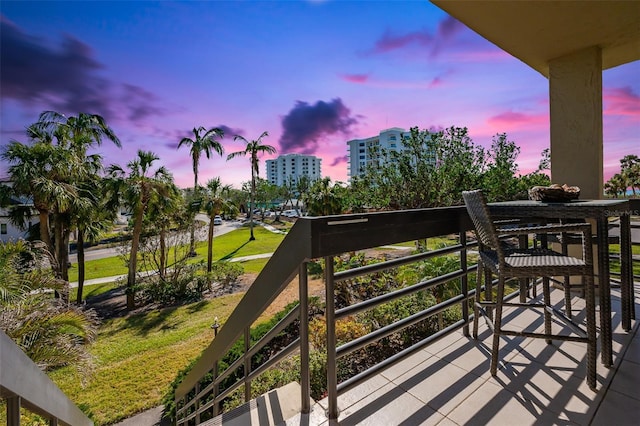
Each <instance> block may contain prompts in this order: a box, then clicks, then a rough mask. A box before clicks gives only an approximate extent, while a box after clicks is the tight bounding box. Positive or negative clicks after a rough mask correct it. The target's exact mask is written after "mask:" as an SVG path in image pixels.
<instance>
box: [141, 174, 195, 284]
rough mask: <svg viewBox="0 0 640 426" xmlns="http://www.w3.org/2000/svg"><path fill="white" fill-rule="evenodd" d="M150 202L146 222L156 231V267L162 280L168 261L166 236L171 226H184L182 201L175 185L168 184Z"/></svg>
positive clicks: (175, 252) (182, 227)
mask: <svg viewBox="0 0 640 426" xmlns="http://www.w3.org/2000/svg"><path fill="white" fill-rule="evenodd" d="M156 195H159V194H156ZM152 201H153V202H151V203H149V210H148V213H147V217H146V220H147V221H148V222H149V223H150V224H152V226H151V227H152V228H153V229H154V230H157V235H158V244H159V253H158V256H157V258H156V266H157V267H158V275H159V276H160V279H162V280H164V279H165V277H166V275H167V263H168V260H169V250H167V236H168V234H169V229H170V227H171V225H172V224H176V223H178V224H181V225H182V224H184V221H182V220H181V219H182V217H183V215H184V209H183V206H184V199H183V197H182V192H181V191H180V189H179V188H178V187H177V186H176V185H175V184H168V185H167V188H166V190H165V191H163V192H162V196H156V197H154V198H153V200H152ZM180 229H181V230H184V229H186V227H184V226H181V227H180ZM181 232H182V231H181ZM154 234H155V232H154ZM174 254H176V255H177V251H174Z"/></svg>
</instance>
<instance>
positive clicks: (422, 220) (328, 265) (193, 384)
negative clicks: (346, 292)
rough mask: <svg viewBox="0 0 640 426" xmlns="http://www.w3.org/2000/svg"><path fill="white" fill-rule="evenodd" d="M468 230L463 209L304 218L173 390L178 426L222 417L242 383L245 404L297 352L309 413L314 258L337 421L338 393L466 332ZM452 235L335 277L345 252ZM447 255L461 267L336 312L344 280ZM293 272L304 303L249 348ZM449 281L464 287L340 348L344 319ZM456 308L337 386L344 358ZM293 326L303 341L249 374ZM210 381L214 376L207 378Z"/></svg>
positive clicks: (331, 398) (304, 406)
mask: <svg viewBox="0 0 640 426" xmlns="http://www.w3.org/2000/svg"><path fill="white" fill-rule="evenodd" d="M471 229H472V225H471V222H470V221H469V218H468V216H467V213H466V210H465V208H464V207H463V206H456V207H445V208H435V209H420V210H405V211H393V212H381V213H366V214H352V215H339V216H324V217H303V218H299V219H298V220H297V222H296V223H295V225H294V226H293V227H292V228H291V230H290V231H289V233H288V234H287V236H286V237H285V239H284V240H283V242H282V243H281V244H280V246H279V247H278V249H277V250H276V252H275V253H274V254H273V256H272V257H271V259H270V260H269V262H268V263H267V264H266V265H265V268H264V269H263V270H262V272H261V273H260V274H259V275H258V277H257V278H256V281H255V282H254V283H253V285H252V286H251V287H250V289H249V290H248V291H247V293H246V294H245V296H244V298H243V299H242V300H241V301H240V303H239V304H238V306H237V307H236V309H235V310H234V312H233V313H232V314H231V316H230V317H229V318H228V320H227V322H226V323H225V324H224V325H223V326H222V327H221V329H220V332H219V333H218V335H217V336H216V338H215V339H214V340H213V342H212V343H211V344H210V345H209V347H208V348H207V349H205V351H204V352H203V353H202V356H201V357H200V359H199V361H198V362H197V363H196V364H195V366H194V367H193V369H192V370H191V372H190V373H189V374H188V375H187V376H186V377H185V379H184V380H183V381H182V383H180V385H179V386H178V388H177V390H176V407H177V423H178V424H180V425H181V424H198V423H200V421H204V420H205V419H207V418H210V417H212V416H214V415H217V414H219V407H220V403H221V402H222V401H223V400H224V399H225V398H226V397H228V396H229V395H230V394H231V392H233V391H235V390H236V389H238V388H239V387H240V386H242V385H244V393H245V400H247V401H248V400H249V399H251V381H252V380H253V379H254V378H255V377H257V376H259V375H260V374H261V373H262V372H264V371H265V370H266V369H268V368H270V367H273V365H275V364H276V363H277V362H279V361H281V360H282V359H283V358H285V357H286V356H288V355H290V354H292V353H293V352H295V351H299V353H300V376H301V380H300V381H301V383H300V384H301V389H302V391H301V392H302V394H301V401H302V410H303V412H307V411H309V409H310V406H309V400H310V398H309V396H310V391H309V390H310V386H309V342H308V339H309V335H308V315H307V312H308V303H309V299H308V295H307V282H308V277H307V263H308V262H309V261H311V260H312V259H324V264H325V271H324V274H325V281H326V306H325V317H326V324H327V348H329V349H328V350H327V394H328V396H329V412H328V415H329V417H330V418H337V397H338V395H339V394H341V393H343V392H346V391H347V390H348V389H351V388H352V387H354V386H356V385H357V384H359V383H362V382H363V381H364V380H366V379H367V378H368V377H371V376H372V375H374V374H377V373H378V372H380V371H382V370H383V369H385V368H387V367H388V366H390V365H392V364H393V363H394V362H396V361H397V360H398V359H401V358H403V357H405V356H408V355H409V354H411V353H413V352H415V351H417V350H419V349H421V348H423V347H424V346H426V345H428V344H429V343H431V342H433V341H435V340H438V339H439V338H441V337H443V336H445V335H447V334H448V333H451V332H453V331H454V330H457V329H459V328H461V327H464V328H465V331H466V329H467V325H468V323H469V310H468V303H467V301H468V299H469V298H470V297H472V296H473V294H474V290H473V289H469V288H468V280H467V276H468V274H469V273H470V272H471V271H473V270H475V265H473V266H469V265H468V256H467V253H468V250H469V249H470V248H471V247H473V245H474V244H475V243H474V242H468V241H467V236H466V234H467V231H469V230H471ZM451 235H453V236H457V241H455V242H453V243H452V244H453V245H451V246H448V247H446V248H442V249H439V250H434V251H430V252H425V253H419V254H416V255H410V256H404V257H400V258H396V259H392V260H387V261H384V262H381V263H376V264H374V265H367V266H363V267H360V268H356V269H351V270H347V271H342V272H335V273H334V271H333V263H334V257H335V256H339V255H341V254H343V253H350V252H355V251H361V250H366V249H372V248H377V247H381V246H385V245H391V244H397V243H402V242H406V241H413V240H421V239H425V238H433V237H440V236H451ZM445 255H455V256H456V258H457V259H458V269H457V270H455V271H452V272H448V273H447V274H445V275H443V276H440V277H435V278H433V279H429V280H424V281H420V282H418V283H415V284H413V285H411V286H409V287H404V288H402V289H400V290H396V291H392V292H390V293H387V294H383V295H381V296H378V297H375V298H372V299H369V300H365V301H362V302H360V303H358V304H354V305H352V306H346V307H342V308H340V309H336V307H335V305H334V290H335V285H336V283H339V282H340V281H344V280H347V279H352V278H355V277H360V276H365V275H369V274H372V273H376V272H380V271H383V270H386V269H390V268H397V267H399V266H402V265H407V264H410V263H416V262H420V261H424V260H427V259H431V258H435V257H439V256H445ZM296 275H298V278H299V284H300V285H299V296H300V297H299V305H298V306H297V307H296V308H295V309H293V310H292V311H290V312H289V314H288V315H286V316H285V317H284V318H283V319H282V320H281V321H280V322H279V323H278V324H277V325H276V326H274V328H273V329H272V330H271V331H269V332H268V333H267V334H266V335H265V336H264V337H262V338H261V339H260V340H259V341H258V342H256V343H255V344H253V345H251V344H250V333H249V331H250V326H251V324H253V322H254V321H255V320H256V319H257V318H258V317H259V316H260V314H261V313H262V312H263V311H264V310H265V309H266V308H267V307H268V306H269V305H270V304H271V302H273V300H274V299H275V298H276V297H277V296H278V295H279V294H280V293H281V292H282V291H283V290H284V289H285V288H286V287H287V285H288V284H289V283H290V282H291V281H292V280H293V279H294V278H295V277H296ZM451 280H457V281H458V282H459V288H460V292H459V294H457V295H455V296H454V297H452V298H449V299H447V300H444V301H442V302H441V303H439V304H437V305H435V306H432V307H430V308H428V309H425V310H423V311H421V312H417V313H414V314H413V315H411V316H409V317H407V318H403V319H401V320H399V321H397V322H396V323H393V324H390V325H388V326H386V327H383V328H381V329H379V330H376V331H374V332H372V333H371V334H369V335H366V336H362V337H360V338H358V339H356V340H353V341H351V342H349V343H347V344H344V345H341V346H339V347H336V333H335V324H336V321H338V320H339V319H341V318H344V317H347V316H350V315H353V314H355V313H357V312H362V311H364V310H368V309H371V308H373V307H375V306H379V305H381V304H384V303H387V302H389V301H392V300H395V299H398V298H401V297H406V296H408V295H410V294H413V293H415V292H418V291H423V290H428V289H431V288H433V287H435V286H438V285H440V284H442V283H445V282H450V281H451ZM453 306H461V311H462V318H461V319H460V320H459V321H456V322H455V323H453V324H449V325H448V326H446V327H445V328H443V329H441V330H439V331H438V332H436V333H435V334H433V335H430V336H425V338H424V340H422V341H420V342H418V343H416V344H414V345H413V346H410V347H408V348H406V349H404V350H402V351H401V352H398V353H397V354H396V355H394V356H393V357H391V358H388V359H387V360H385V361H383V362H381V363H379V364H377V365H375V366H373V367H372V368H369V369H367V370H365V371H363V372H361V373H360V374H358V375H356V376H354V377H351V378H349V379H348V380H345V381H343V382H342V383H338V374H337V371H336V365H337V360H338V359H339V358H340V357H343V356H345V355H347V354H349V353H351V352H353V351H355V350H358V349H360V348H362V347H364V346H366V345H368V344H370V343H373V342H376V341H378V340H380V339H382V338H384V337H386V336H389V335H391V334H393V333H395V332H397V331H400V330H403V329H405V328H407V327H409V326H411V325H413V324H415V323H417V322H420V321H422V320H424V319H426V318H429V317H431V316H434V315H437V314H438V313H441V312H443V311H445V310H446V309H448V308H451V307H453ZM294 321H299V324H300V326H299V337H298V338H297V339H296V340H294V341H293V342H291V343H290V344H288V345H287V346H286V347H285V348H283V349H282V350H280V352H278V353H277V354H275V355H273V356H271V357H270V358H269V359H268V360H267V361H266V362H264V363H262V364H261V365H260V366H258V367H256V368H254V369H253V370H252V362H251V358H252V356H253V355H255V354H256V353H257V352H258V351H260V350H261V349H262V348H263V347H264V345H266V344H267V343H268V342H269V341H270V340H271V339H272V338H273V337H274V336H276V335H277V334H278V333H280V332H281V331H282V330H284V328H285V327H287V326H289V325H290V324H292V323H293V322H294ZM239 339H241V340H242V341H243V342H244V354H243V356H241V357H240V358H238V359H237V360H235V361H234V362H232V363H231V365H229V366H228V368H226V369H225V370H224V371H219V370H220V369H219V368H218V365H219V362H220V361H221V360H222V359H223V357H224V356H225V355H226V354H227V351H229V349H230V348H231V347H232V346H233V345H234V344H235V343H236V341H238V340H239ZM241 367H242V368H241ZM239 370H241V371H242V373H241V377H240V378H239V379H238V380H237V381H235V382H234V383H233V384H231V385H227V386H226V388H225V389H221V385H222V384H223V383H226V382H228V380H227V379H228V377H229V376H230V375H231V374H237V372H238V371H239ZM205 377H208V378H209V379H208V380H203V378H205Z"/></svg>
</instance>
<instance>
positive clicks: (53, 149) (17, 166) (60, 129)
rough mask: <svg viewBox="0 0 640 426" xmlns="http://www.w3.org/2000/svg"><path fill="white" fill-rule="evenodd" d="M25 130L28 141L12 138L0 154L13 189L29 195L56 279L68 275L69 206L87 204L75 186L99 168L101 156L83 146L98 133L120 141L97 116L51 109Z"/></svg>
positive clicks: (95, 139) (97, 137)
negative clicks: (51, 224) (51, 225)
mask: <svg viewBox="0 0 640 426" xmlns="http://www.w3.org/2000/svg"><path fill="white" fill-rule="evenodd" d="M27 135H28V137H29V139H30V144H29V145H26V144H22V143H20V142H17V141H12V142H11V143H10V144H9V146H8V147H7V148H6V149H5V151H4V152H3V154H2V157H3V158H4V159H5V160H8V162H9V163H10V164H11V166H10V168H9V174H10V176H11V179H12V181H13V185H14V189H15V191H16V192H17V193H18V194H23V195H29V196H31V197H32V199H33V203H34V207H35V208H36V210H38V215H39V219H40V238H41V240H42V241H43V242H44V243H45V244H46V246H47V248H48V251H49V253H51V255H52V258H53V260H54V262H52V267H54V270H55V271H56V274H57V276H58V277H59V278H61V279H64V280H67V278H68V277H67V264H68V257H69V253H68V250H67V248H68V241H69V235H70V231H71V226H72V223H73V222H74V219H75V218H76V217H77V214H76V213H74V211H79V210H80V209H82V208H83V206H85V207H86V205H87V204H88V203H89V201H88V200H87V199H86V197H84V195H86V194H83V192H82V191H81V190H80V189H79V185H80V184H81V183H82V182H83V181H84V180H87V179H92V178H94V177H95V176H96V175H97V173H99V171H101V170H102V164H101V157H100V156H99V155H95V154H94V155H87V150H88V148H89V147H91V146H93V145H100V144H101V143H102V139H103V138H107V139H109V140H111V141H112V142H113V143H114V144H115V145H116V146H118V147H119V146H120V140H119V139H118V138H117V137H116V135H115V133H114V132H113V130H112V129H111V128H109V127H108V126H107V125H106V123H105V121H104V119H103V118H102V117H100V116H99V115H95V114H85V113H80V114H79V115H78V116H75V117H74V116H72V117H68V118H67V117H65V116H64V115H62V114H60V113H57V112H55V111H45V112H43V113H42V114H40V116H39V118H38V121H37V122H36V123H34V124H32V125H31V126H29V127H28V128H27ZM50 217H51V218H50ZM50 220H51V222H52V223H53V225H54V226H53V231H54V235H53V236H52V235H51V227H50Z"/></svg>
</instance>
